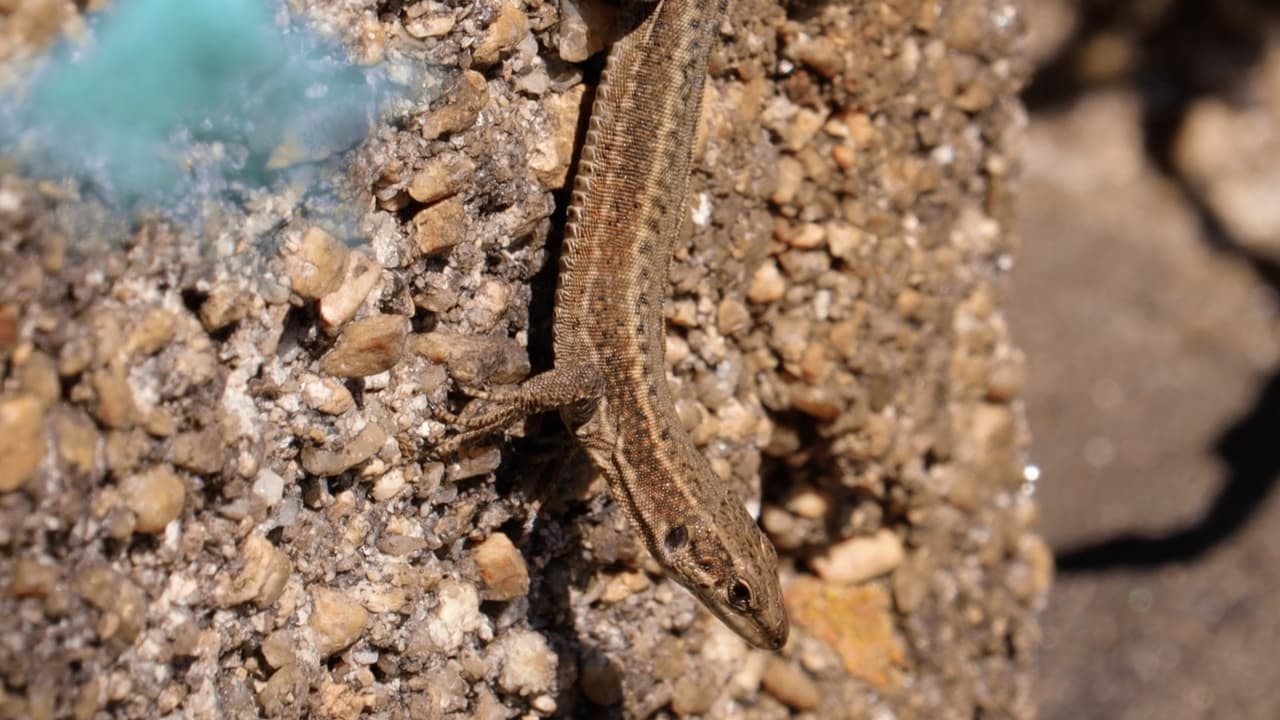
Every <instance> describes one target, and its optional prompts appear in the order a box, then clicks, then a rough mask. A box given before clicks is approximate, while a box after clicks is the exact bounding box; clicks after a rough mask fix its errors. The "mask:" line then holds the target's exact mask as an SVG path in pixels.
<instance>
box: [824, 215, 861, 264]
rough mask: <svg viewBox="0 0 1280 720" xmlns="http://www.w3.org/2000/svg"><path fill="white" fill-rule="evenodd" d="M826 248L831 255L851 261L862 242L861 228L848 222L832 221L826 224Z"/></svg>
mask: <svg viewBox="0 0 1280 720" xmlns="http://www.w3.org/2000/svg"><path fill="white" fill-rule="evenodd" d="M826 230H827V249H828V250H829V251H830V252H831V255H832V256H833V257H837V258H840V259H841V260H847V261H852V260H854V259H856V258H857V251H858V248H860V247H862V245H863V244H864V242H865V241H864V234H863V232H862V231H861V230H859V229H857V228H855V227H854V226H852V225H849V224H848V223H843V222H833V223H830V224H828V225H827V228H826Z"/></svg>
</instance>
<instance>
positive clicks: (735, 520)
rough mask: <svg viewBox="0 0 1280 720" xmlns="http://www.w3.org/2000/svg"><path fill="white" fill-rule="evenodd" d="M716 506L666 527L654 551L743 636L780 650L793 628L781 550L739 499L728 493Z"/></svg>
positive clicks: (672, 573)
mask: <svg viewBox="0 0 1280 720" xmlns="http://www.w3.org/2000/svg"><path fill="white" fill-rule="evenodd" d="M714 510H715V511H714V512H713V513H709V514H707V515H706V516H705V519H697V520H694V519H693V518H686V519H687V520H689V521H688V522H686V523H685V524H681V525H672V526H670V527H667V528H665V529H664V531H663V532H664V534H663V535H661V536H660V539H659V542H660V543H661V547H660V548H656V550H658V552H655V553H654V555H655V556H656V557H657V558H658V560H659V561H660V562H661V563H662V564H663V565H664V566H666V568H667V570H668V571H669V572H670V574H671V575H672V577H673V578H674V579H675V580H676V581H677V582H679V583H680V584H681V585H683V586H685V587H686V588H688V589H689V591H690V592H692V593H693V594H694V596H696V597H697V598H698V599H699V600H701V601H702V604H703V605H706V606H707V608H708V609H709V610H711V612H712V613H714V614H715V615H716V617H718V618H720V620H721V621H723V622H724V624H725V625H728V626H729V627H730V628H731V629H732V630H733V631H734V632H736V633H738V634H739V635H741V636H742V637H743V639H745V640H746V641H747V642H749V643H751V644H752V645H755V646H756V647H759V648H764V649H768V650H777V649H779V648H781V647H782V646H783V645H784V644H785V643H786V642H787V634H788V631H789V624H788V621H787V613H786V610H785V609H784V608H783V605H782V587H781V586H780V585H779V583H778V570H777V564H778V554H777V552H776V551H775V550H774V549H773V543H771V542H769V538H767V537H765V534H764V532H763V531H761V530H760V527H759V526H757V525H756V523H755V521H754V520H753V519H752V518H751V516H750V515H749V514H748V513H747V511H746V509H745V508H744V507H742V505H741V503H739V502H737V500H735V499H730V498H724V499H723V501H722V502H721V503H720V504H719V507H717V508H715V509H714Z"/></svg>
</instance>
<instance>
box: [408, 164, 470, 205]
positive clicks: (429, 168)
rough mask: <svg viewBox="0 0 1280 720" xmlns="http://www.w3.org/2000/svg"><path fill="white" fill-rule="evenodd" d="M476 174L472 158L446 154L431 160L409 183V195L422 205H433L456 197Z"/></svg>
mask: <svg viewBox="0 0 1280 720" xmlns="http://www.w3.org/2000/svg"><path fill="white" fill-rule="evenodd" d="M473 172H475V164H474V163H472V162H471V158H469V157H467V156H466V155H463V154H462V153H456V152H446V153H442V154H440V155H437V156H435V157H433V158H431V159H429V160H427V162H426V164H425V165H424V166H423V168H422V170H420V171H418V173H417V174H416V175H414V176H413V179H412V180H410V181H409V195H410V196H411V197H412V198H413V199H414V200H417V201H418V202H420V203H428V204H429V203H433V202H436V201H438V200H443V199H444V198H447V197H449V196H450V195H456V194H457V193H458V191H459V190H461V189H462V187H463V186H464V185H465V184H466V182H467V180H468V179H469V178H470V177H471V174H472V173H473Z"/></svg>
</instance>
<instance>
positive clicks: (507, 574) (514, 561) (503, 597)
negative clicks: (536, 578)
mask: <svg viewBox="0 0 1280 720" xmlns="http://www.w3.org/2000/svg"><path fill="white" fill-rule="evenodd" d="M471 556H472V558H473V559H474V560H475V563H476V567H477V568H478V569H479V570H480V579H481V580H483V581H484V590H483V592H482V593H481V597H483V598H484V599H485V600H500V601H508V600H514V599H516V598H518V597H522V596H524V595H526V594H528V592H529V568H528V566H527V565H526V564H525V561H524V556H523V555H521V554H520V551H519V550H518V549H517V548H516V546H515V545H514V544H512V542H511V539H510V538H508V537H507V536H506V535H505V534H504V533H500V532H496V533H494V534H492V535H490V536H489V537H487V538H485V539H484V541H482V542H481V543H479V544H478V545H476V546H475V548H473V549H472V551H471Z"/></svg>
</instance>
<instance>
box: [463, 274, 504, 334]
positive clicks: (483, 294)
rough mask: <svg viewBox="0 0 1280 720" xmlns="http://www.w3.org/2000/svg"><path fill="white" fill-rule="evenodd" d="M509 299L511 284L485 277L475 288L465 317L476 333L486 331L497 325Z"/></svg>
mask: <svg viewBox="0 0 1280 720" xmlns="http://www.w3.org/2000/svg"><path fill="white" fill-rule="evenodd" d="M510 299H511V286H510V285H508V284H507V283H506V282H503V281H502V280H498V279H496V278H487V279H485V280H483V281H482V282H481V283H480V287H478V288H476V293H475V296H474V297H473V298H472V301H471V304H470V306H469V307H468V308H467V311H466V318H467V321H468V322H469V323H471V326H472V328H474V329H475V331H476V332H478V333H488V332H489V331H491V330H493V329H494V328H496V327H497V325H498V322H499V321H500V320H501V319H502V317H503V315H504V314H505V313H506V311H507V302H508V301H510Z"/></svg>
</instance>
